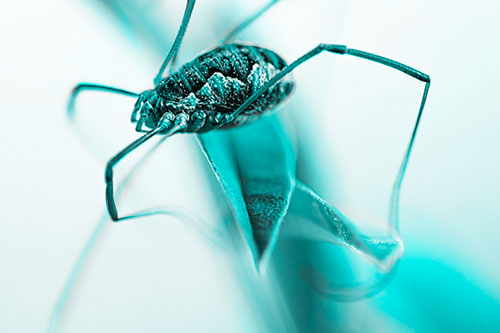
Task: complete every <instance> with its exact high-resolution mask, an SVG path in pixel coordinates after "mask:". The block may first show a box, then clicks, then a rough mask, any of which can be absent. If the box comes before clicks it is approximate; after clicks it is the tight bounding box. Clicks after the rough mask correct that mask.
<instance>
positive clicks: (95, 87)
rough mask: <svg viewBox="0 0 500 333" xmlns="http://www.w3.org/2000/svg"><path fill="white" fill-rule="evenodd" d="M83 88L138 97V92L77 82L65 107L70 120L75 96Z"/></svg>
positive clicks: (73, 110)
mask: <svg viewBox="0 0 500 333" xmlns="http://www.w3.org/2000/svg"><path fill="white" fill-rule="evenodd" d="M84 90H95V91H105V92H111V93H115V94H120V95H125V96H130V97H139V94H137V93H135V92H132V91H128V90H125V89H121V88H115V87H110V86H105V85H102V84H96V83H79V84H77V85H76V86H75V87H74V88H73V89H72V90H71V94H70V96H69V99H68V104H67V107H66V116H67V117H68V118H69V119H70V120H73V119H74V118H75V102H76V98H77V97H78V95H79V94H80V92H82V91H84Z"/></svg>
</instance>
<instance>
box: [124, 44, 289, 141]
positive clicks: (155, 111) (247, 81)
mask: <svg viewBox="0 0 500 333" xmlns="http://www.w3.org/2000/svg"><path fill="white" fill-rule="evenodd" d="M286 66H287V64H286V62H285V61H284V60H283V59H282V58H281V57H280V56H278V55H277V54H276V53H275V52H273V51H271V50H268V49H265V48H261V47H257V46H251V45H243V44H223V45H221V46H218V47H216V48H215V49H212V50H211V51H208V52H206V53H203V54H201V55H199V56H198V57H196V58H195V59H193V60H192V61H190V62H188V63H186V64H185V65H183V66H182V67H180V68H179V69H178V70H177V71H176V72H174V73H172V74H170V75H169V76H167V77H166V78H165V79H163V80H162V81H161V82H160V83H159V84H158V85H157V86H156V87H155V88H154V89H153V90H148V91H145V92H144V93H142V94H141V95H140V96H139V98H138V100H137V103H136V106H135V108H134V112H133V114H132V121H137V128H136V129H137V130H138V131H142V125H143V124H145V125H146V126H147V127H149V128H150V129H152V128H155V127H157V126H158V123H159V121H160V119H161V118H162V117H164V116H165V114H166V113H170V114H171V116H172V118H175V116H176V115H177V114H179V113H184V114H186V115H187V116H188V120H187V126H186V127H185V129H184V130H183V131H184V132H198V133H201V132H206V131H209V130H212V129H215V128H228V127H234V126H238V125H242V124H244V123H248V122H250V121H253V120H255V119H257V118H259V117H260V116H261V115H262V114H263V113H264V112H266V111H268V110H271V109H273V108H275V107H276V106H277V105H278V104H280V103H281V102H283V101H284V100H285V99H286V98H287V97H288V96H289V95H290V93H291V91H292V89H293V80H292V78H291V76H290V75H287V76H286V77H285V78H283V79H282V80H280V81H279V82H278V83H277V84H275V85H273V86H272V87H271V88H269V89H268V90H267V91H266V92H265V93H264V94H262V95H260V97H259V98H258V99H256V100H255V101H254V102H253V103H252V104H251V105H250V106H248V107H247V108H246V109H245V110H244V111H243V112H241V113H240V114H239V115H238V116H236V117H235V118H234V119H231V113H232V112H233V111H234V110H236V109H237V108H238V107H239V106H240V105H241V104H243V103H244V102H245V101H246V100H247V99H248V98H250V96H252V94H254V93H255V92H256V91H257V90H258V89H259V88H260V87H262V86H263V85H264V84H265V83H266V82H268V81H269V80H270V79H271V78H272V77H273V76H275V75H276V73H278V72H279V71H281V70H282V69H283V68H285V67H286ZM138 115H139V118H137V116H138Z"/></svg>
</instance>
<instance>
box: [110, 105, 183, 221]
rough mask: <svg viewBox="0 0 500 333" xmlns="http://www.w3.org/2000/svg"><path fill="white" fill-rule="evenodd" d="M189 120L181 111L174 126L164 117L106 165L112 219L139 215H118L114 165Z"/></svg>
mask: <svg viewBox="0 0 500 333" xmlns="http://www.w3.org/2000/svg"><path fill="white" fill-rule="evenodd" d="M187 120H188V116H187V115H185V114H183V113H180V114H178V115H177V116H176V118H175V120H174V124H173V126H171V124H172V120H171V119H167V118H162V120H161V121H160V123H159V125H158V126H157V127H156V128H154V129H153V130H151V131H149V132H148V133H146V134H145V135H143V136H142V137H140V138H139V139H137V140H135V141H134V142H132V143H131V144H129V145H128V146H127V147H125V148H124V149H122V150H121V151H120V152H119V153H118V154H116V155H115V156H114V157H113V158H112V159H111V160H110V161H109V162H108V164H107V165H106V171H105V181H106V205H107V207H108V212H109V215H110V216H111V219H112V220H113V221H115V222H118V221H120V220H125V219H130V218H133V217H137V216H139V215H137V214H134V215H129V216H125V217H118V212H117V210H116V204H115V198H114V188H113V167H114V166H115V165H116V164H117V163H118V162H120V161H121V160H122V159H123V158H124V157H125V156H127V155H128V154H129V153H131V152H132V151H134V150H135V149H136V148H138V147H139V146H141V145H142V144H143V143H145V142H146V141H148V140H149V139H151V138H152V137H154V136H155V135H157V134H160V133H161V134H162V135H165V136H171V135H173V134H175V133H177V132H179V131H181V130H182V129H184V128H186V126H187Z"/></svg>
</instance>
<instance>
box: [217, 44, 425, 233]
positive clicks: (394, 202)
mask: <svg viewBox="0 0 500 333" xmlns="http://www.w3.org/2000/svg"><path fill="white" fill-rule="evenodd" d="M323 51H326V52H330V53H335V54H341V55H342V54H348V55H351V56H355V57H359V58H363V59H366V60H370V61H373V62H376V63H379V64H382V65H385V66H388V67H392V68H394V69H397V70H398V71H400V72H403V73H405V74H407V75H409V76H411V77H414V78H415V79H417V80H420V81H422V82H425V88H424V92H423V95H422V100H421V102H420V107H419V111H418V115H417V120H416V122H415V126H414V128H413V132H412V134H411V137H410V141H409V143H408V146H407V148H406V152H405V154H404V157H403V160H402V162H401V165H400V168H399V171H398V174H397V176H396V179H395V181H394V185H393V190H392V194H391V202H390V206H389V221H390V222H391V223H393V225H394V226H395V227H396V228H397V224H398V210H399V192H400V188H401V184H402V182H403V177H404V174H405V171H406V167H407V165H408V160H409V158H410V153H411V150H412V147H413V143H414V141H415V137H416V134H417V130H418V126H419V123H420V119H421V117H422V113H423V111H424V106H425V101H426V99H427V94H428V92H429V87H430V84H431V79H430V77H429V75H427V74H424V73H422V72H420V71H418V70H416V69H414V68H412V67H410V66H407V65H405V64H402V63H400V62H397V61H395V60H392V59H389V58H385V57H382V56H379V55H376V54H372V53H368V52H364V51H360V50H356V49H349V48H347V46H344V45H334V44H320V45H318V46H317V47H315V48H314V49H312V50H311V51H309V52H308V53H306V54H304V55H303V56H302V57H300V58H298V59H297V60H295V61H294V62H292V63H291V64H290V65H288V66H287V67H285V68H284V69H283V70H282V71H280V72H279V73H278V74H276V75H275V76H274V77H273V78H272V79H271V80H269V81H268V82H266V83H265V84H264V85H262V87H260V88H259V89H258V90H257V91H256V92H255V93H253V94H252V96H250V97H249V98H248V99H247V100H246V101H245V102H244V103H243V104H242V105H240V106H239V107H238V108H237V109H236V110H235V111H234V112H233V113H232V114H231V115H230V116H229V117H227V118H226V119H227V120H226V122H227V123H229V122H231V121H233V120H234V118H235V117H236V116H238V115H239V114H240V113H241V112H243V111H244V110H246V109H247V108H248V107H249V106H250V105H251V104H252V103H253V102H254V101H255V100H256V99H258V98H259V97H260V96H261V95H262V94H264V93H265V92H266V91H268V90H269V89H270V88H271V87H272V86H273V85H275V84H276V83H277V82H278V81H279V80H281V79H282V78H283V77H285V76H286V75H287V74H289V73H290V72H292V71H293V70H294V69H295V68H297V67H298V66H300V65H301V64H303V63H305V62H306V61H308V60H310V59H312V58H314V57H315V56H317V55H318V54H320V53H322V52H323Z"/></svg>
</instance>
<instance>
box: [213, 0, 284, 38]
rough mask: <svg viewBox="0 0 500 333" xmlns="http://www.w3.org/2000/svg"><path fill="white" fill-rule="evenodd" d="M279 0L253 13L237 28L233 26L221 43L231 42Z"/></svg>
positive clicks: (272, 1)
mask: <svg viewBox="0 0 500 333" xmlns="http://www.w3.org/2000/svg"><path fill="white" fill-rule="evenodd" d="M278 1H279V0H271V1H269V2H268V3H267V4H266V5H264V7H262V8H261V9H259V10H258V11H257V12H255V13H253V14H252V15H250V16H249V17H247V18H246V19H244V20H243V21H242V22H241V23H240V24H238V25H237V26H236V27H235V28H233V29H232V30H231V31H230V32H229V33H228V34H227V35H226V36H225V37H224V38H223V39H222V40H221V41H220V43H221V44H227V43H229V42H231V41H232V40H233V39H234V38H235V37H236V35H237V34H239V33H240V32H241V31H243V30H244V29H246V28H247V27H248V26H249V25H250V24H252V23H253V22H254V21H255V20H257V19H258V18H259V17H260V16H262V15H263V14H264V13H265V12H266V11H267V10H268V9H269V8H271V7H272V6H273V5H274V4H276V3H277V2H278Z"/></svg>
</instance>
